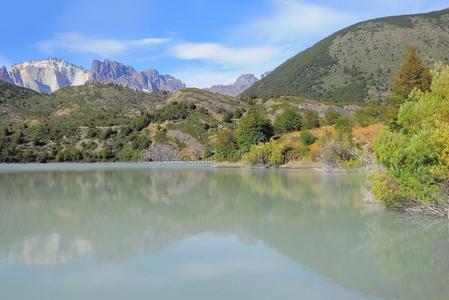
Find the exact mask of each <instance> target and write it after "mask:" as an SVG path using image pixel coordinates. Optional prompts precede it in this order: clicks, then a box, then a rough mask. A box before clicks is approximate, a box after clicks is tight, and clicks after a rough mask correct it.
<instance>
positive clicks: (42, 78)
mask: <svg viewBox="0 0 449 300" xmlns="http://www.w3.org/2000/svg"><path fill="white" fill-rule="evenodd" d="M0 80H3V81H6V82H9V83H13V84H15V85H18V86H22V87H26V88H29V89H32V90H35V91H37V92H41V93H51V92H54V91H56V90H59V89H61V88H65V87H68V86H78V85H83V84H85V83H87V82H93V83H95V82H98V83H115V84H119V85H123V86H126V87H129V88H131V89H134V90H139V91H146V92H156V91H168V92H175V91H177V90H179V89H182V88H184V87H185V85H184V84H183V83H182V82H181V81H180V80H179V79H176V78H175V77H173V76H170V75H160V74H159V72H158V71H156V70H153V69H149V70H146V71H142V72H139V71H136V70H135V69H134V68H133V67H131V66H127V65H124V64H121V63H119V62H116V61H111V60H105V61H98V60H94V61H93V62H92V70H91V71H89V70H86V69H84V68H82V67H79V66H75V65H73V64H70V63H68V62H66V61H64V60H61V59H55V58H50V59H45V60H33V61H26V62H24V63H21V64H16V65H13V66H12V67H11V69H10V70H9V71H8V70H7V69H6V68H5V67H1V68H0Z"/></svg>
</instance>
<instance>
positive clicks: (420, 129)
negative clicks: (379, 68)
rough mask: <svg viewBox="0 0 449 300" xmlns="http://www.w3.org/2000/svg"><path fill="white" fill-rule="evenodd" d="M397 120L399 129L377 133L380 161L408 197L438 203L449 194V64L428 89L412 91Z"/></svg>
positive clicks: (437, 74)
mask: <svg viewBox="0 0 449 300" xmlns="http://www.w3.org/2000/svg"><path fill="white" fill-rule="evenodd" d="M397 124H398V130H391V129H388V128H387V129H385V130H384V131H382V132H381V134H380V135H379V136H378V138H377V140H376V142H375V144H374V153H375V155H376V158H377V160H378V162H379V163H381V164H382V165H384V166H385V167H386V169H387V172H388V174H389V175H390V176H391V177H392V178H393V179H394V180H395V182H397V185H398V186H399V187H400V188H401V190H406V191H407V197H408V198H409V199H413V200H419V201H421V202H425V203H434V204H438V203H440V202H441V201H444V199H447V198H449V195H447V191H446V190H445V189H444V185H445V183H447V182H448V180H449V159H448V157H449V67H447V66H445V67H443V66H438V67H437V68H436V69H435V70H434V71H433V80H432V85H431V89H430V91H429V92H421V91H415V92H414V93H412V94H411V97H410V101H408V102H406V103H404V104H402V105H401V107H400V110H399V115H398V118H397ZM380 199H381V200H384V201H386V202H388V201H392V202H398V203H400V202H401V201H402V200H403V199H401V198H400V197H396V198H395V199H389V198H388V197H385V196H384V197H380Z"/></svg>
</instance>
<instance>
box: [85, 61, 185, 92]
mask: <svg viewBox="0 0 449 300" xmlns="http://www.w3.org/2000/svg"><path fill="white" fill-rule="evenodd" d="M91 72H92V76H91V81H92V82H101V83H116V84H120V85H124V86H126V87H129V88H131V89H135V90H142V91H147V92H155V91H160V90H162V91H169V92H174V91H177V90H179V89H181V88H183V87H184V86H185V85H184V84H183V83H182V82H181V81H180V80H179V79H176V78H174V77H172V76H170V75H160V74H159V72H158V71H156V70H154V69H148V70H145V71H141V72H139V71H136V70H135V69H134V68H133V67H131V66H127V65H124V64H121V63H119V62H116V61H111V60H104V61H98V60H94V61H93V62H92V71H91Z"/></svg>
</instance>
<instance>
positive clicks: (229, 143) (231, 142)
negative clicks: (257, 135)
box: [213, 129, 238, 161]
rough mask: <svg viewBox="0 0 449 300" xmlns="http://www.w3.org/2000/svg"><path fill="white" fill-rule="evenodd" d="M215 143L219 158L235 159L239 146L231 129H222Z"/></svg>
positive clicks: (216, 155) (216, 153) (216, 156)
mask: <svg viewBox="0 0 449 300" xmlns="http://www.w3.org/2000/svg"><path fill="white" fill-rule="evenodd" d="M213 144H214V148H215V158H216V159H217V160H220V161H221V160H234V158H235V154H236V152H237V150H238V146H237V140H236V138H235V135H234V132H233V131H232V130H231V129H223V130H221V131H220V132H219V133H218V134H217V136H216V137H215V140H214V143H213Z"/></svg>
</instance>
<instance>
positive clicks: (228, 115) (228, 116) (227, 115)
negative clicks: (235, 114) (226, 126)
mask: <svg viewBox="0 0 449 300" xmlns="http://www.w3.org/2000/svg"><path fill="white" fill-rule="evenodd" d="M223 122H224V123H231V122H232V113H231V112H229V111H226V112H224V113H223Z"/></svg>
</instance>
